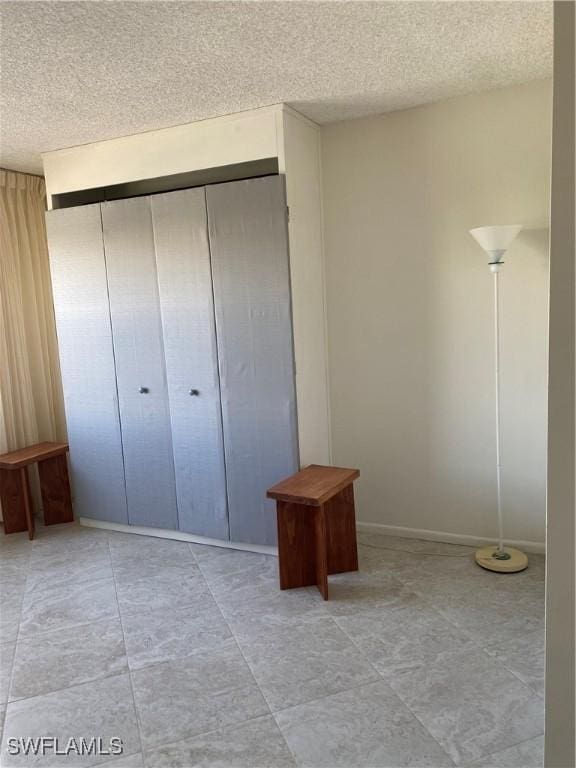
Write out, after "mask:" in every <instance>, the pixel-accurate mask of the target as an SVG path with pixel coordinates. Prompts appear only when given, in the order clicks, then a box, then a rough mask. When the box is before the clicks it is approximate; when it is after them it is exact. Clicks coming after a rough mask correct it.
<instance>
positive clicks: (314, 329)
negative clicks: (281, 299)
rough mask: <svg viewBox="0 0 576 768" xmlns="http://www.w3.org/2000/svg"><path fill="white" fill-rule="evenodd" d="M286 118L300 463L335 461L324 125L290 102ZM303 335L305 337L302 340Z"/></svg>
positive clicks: (283, 164)
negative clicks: (324, 222)
mask: <svg viewBox="0 0 576 768" xmlns="http://www.w3.org/2000/svg"><path fill="white" fill-rule="evenodd" d="M280 117H281V120H280V121H279V126H278V133H279V142H278V143H279V147H280V152H279V157H278V164H279V170H280V172H281V173H286V197H287V201H288V207H289V210H290V217H289V221H288V233H289V238H290V279H291V282H292V320H293V325H294V339H295V341H296V343H295V344H294V356H295V364H296V391H297V392H298V393H299V395H298V434H299V443H300V463H301V464H302V466H306V465H308V464H329V463H330V415H329V407H328V354H327V349H326V306H325V295H324V261H323V240H322V226H321V223H322V183H321V168H320V129H319V127H318V126H317V125H316V124H315V123H313V122H311V121H310V120H308V119H306V118H305V117H303V116H302V115H300V114H299V113H298V112H295V111H294V110H292V109H289V108H288V107H285V108H284V109H283V110H282V113H281V116H280ZM297 340H302V341H300V343H297ZM303 340H305V343H304V341H303Z"/></svg>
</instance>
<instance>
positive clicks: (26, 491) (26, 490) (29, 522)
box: [18, 467, 34, 541]
mask: <svg viewBox="0 0 576 768" xmlns="http://www.w3.org/2000/svg"><path fill="white" fill-rule="evenodd" d="M18 472H19V473H20V482H21V484H22V497H23V499H24V514H25V516H26V527H27V528H28V538H29V539H30V541H32V539H33V538H34V513H33V511H32V495H31V493H30V481H29V479H28V470H27V468H26V467H21V468H20V469H19V470H18Z"/></svg>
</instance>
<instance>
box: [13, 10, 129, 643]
mask: <svg viewBox="0 0 576 768" xmlns="http://www.w3.org/2000/svg"><path fill="white" fill-rule="evenodd" d="M0 2H1V0H0ZM119 619H120V614H119V613H118V615H117V616H102V617H100V618H99V619H93V621H83V622H82V623H80V624H67V625H66V626H60V627H52V629H43V630H42V631H41V632H32V634H23V635H21V636H20V637H19V641H20V642H22V643H30V642H34V641H35V640H39V639H42V638H45V637H46V636H47V635H52V634H56V632H70V631H73V630H75V629H82V628H84V627H89V626H91V625H92V624H102V623H103V622H105V621H119Z"/></svg>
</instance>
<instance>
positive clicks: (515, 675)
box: [481, 648, 538, 696]
mask: <svg viewBox="0 0 576 768" xmlns="http://www.w3.org/2000/svg"><path fill="white" fill-rule="evenodd" d="M481 651H482V653H483V654H484V655H485V656H486V658H487V659H489V660H490V661H493V662H494V664H495V665H496V667H497V668H498V667H501V668H502V669H504V670H506V672H508V673H509V674H511V675H512V676H513V677H515V678H516V680H518V682H519V683H521V684H522V685H523V686H524V688H526V690H527V691H529V692H530V693H531V694H532V696H538V693H537V692H536V691H535V690H534V689H533V688H532V686H531V685H530V683H527V682H526V681H525V680H522V678H521V677H520V676H519V675H518V674H517V673H516V672H514V670H512V669H509V667H507V666H506V664H504V662H502V661H500V659H497V658H495V657H494V656H491V655H490V654H489V653H488V651H487V650H486V649H485V648H481Z"/></svg>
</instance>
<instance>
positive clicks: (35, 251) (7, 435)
mask: <svg viewBox="0 0 576 768" xmlns="http://www.w3.org/2000/svg"><path fill="white" fill-rule="evenodd" d="M45 209H46V192H45V186H44V179H42V178H39V177H38V176H29V175H27V174H22V173H15V172H12V171H5V170H0V453H3V452H5V451H11V450H15V449H17V448H22V447H24V446H26V445H30V444H32V443H36V442H40V441H42V440H65V439H66V428H65V421H64V409H63V401H62V389H61V383H60V369H59V364H58V350H57V341H56V329H55V324H54V309H53V303H52V289H51V283H50V268H49V263H48V249H47V245H46V227H45V221H44V211H45Z"/></svg>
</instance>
